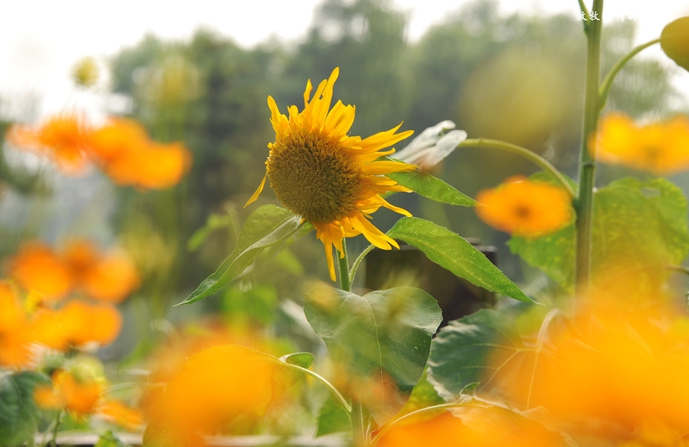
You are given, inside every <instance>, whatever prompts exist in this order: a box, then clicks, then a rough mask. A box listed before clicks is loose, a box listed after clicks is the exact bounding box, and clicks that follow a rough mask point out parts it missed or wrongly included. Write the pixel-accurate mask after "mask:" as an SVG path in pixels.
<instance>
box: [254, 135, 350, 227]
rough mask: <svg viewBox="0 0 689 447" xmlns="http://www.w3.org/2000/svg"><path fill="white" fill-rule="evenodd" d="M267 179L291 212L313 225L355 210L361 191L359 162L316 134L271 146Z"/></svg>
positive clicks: (338, 146) (336, 144) (327, 221)
mask: <svg viewBox="0 0 689 447" xmlns="http://www.w3.org/2000/svg"><path fill="white" fill-rule="evenodd" d="M266 164H267V168H268V169H267V171H268V179H269V180H270V185H271V187H272V189H273V191H275V195H276V196H277V198H278V199H279V200H280V202H282V204H283V205H284V206H285V207H287V208H288V209H289V210H290V211H292V212H294V213H296V214H298V215H300V216H302V217H303V218H304V219H306V220H307V221H309V222H311V223H329V222H332V221H334V220H338V219H341V218H342V217H345V216H346V215H348V214H349V213H350V212H351V211H352V210H354V209H355V204H356V201H357V200H358V198H359V192H360V190H361V182H360V176H361V175H360V172H359V162H358V160H357V159H356V157H355V156H354V155H353V154H351V153H350V151H349V150H347V149H345V148H343V147H342V145H340V144H339V142H338V141H336V140H335V141H333V140H331V139H330V138H328V137H326V136H324V135H319V134H313V133H304V134H301V135H293V136H290V137H289V138H287V139H286V141H277V142H275V143H273V144H272V146H271V151H270V156H269V157H268V161H267V163H266Z"/></svg>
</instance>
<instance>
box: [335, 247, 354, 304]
mask: <svg viewBox="0 0 689 447" xmlns="http://www.w3.org/2000/svg"><path fill="white" fill-rule="evenodd" d="M337 261H338V264H337V266H338V268H339V269H340V288H341V289H342V290H344V291H345V292H351V291H352V282H351V281H350V280H349V261H348V260H347V241H346V240H345V239H344V238H343V239H342V253H340V256H339V257H338V258H337Z"/></svg>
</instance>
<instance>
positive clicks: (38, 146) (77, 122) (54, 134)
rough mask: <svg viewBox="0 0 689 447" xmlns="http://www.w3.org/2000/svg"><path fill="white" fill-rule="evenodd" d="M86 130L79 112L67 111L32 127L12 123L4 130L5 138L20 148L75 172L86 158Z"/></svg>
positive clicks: (87, 130) (84, 162)
mask: <svg viewBox="0 0 689 447" xmlns="http://www.w3.org/2000/svg"><path fill="white" fill-rule="evenodd" d="M89 130H90V129H89V127H88V125H87V124H86V122H85V120H84V118H83V117H82V116H80V115H79V114H77V113H71V112H70V113H62V114H58V115H55V116H52V117H50V118H49V119H48V120H46V121H45V122H44V123H42V124H41V125H39V126H35V127H32V126H27V125H21V124H17V125H14V126H12V127H11V128H10V130H9V131H8V133H7V140H8V141H9V142H10V144H12V145H13V146H15V147H17V148H19V149H25V150H29V151H33V152H36V153H38V154H40V155H46V156H48V157H49V158H51V159H52V160H53V161H54V162H55V164H57V166H58V167H59V168H60V169H62V170H63V171H65V172H67V173H77V172H79V171H81V170H82V169H83V168H84V167H85V166H86V164H87V161H88V148H87V145H86V137H87V135H88V132H89Z"/></svg>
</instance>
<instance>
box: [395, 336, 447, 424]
mask: <svg viewBox="0 0 689 447" xmlns="http://www.w3.org/2000/svg"><path fill="white" fill-rule="evenodd" d="M431 343H432V342H431ZM442 403H445V401H444V400H443V398H442V397H440V395H438V392H437V391H436V390H435V388H434V387H433V384H431V383H430V382H429V381H428V369H426V371H424V373H423V376H421V379H419V381H418V383H417V384H416V386H415V387H414V390H413V391H412V392H411V396H409V400H408V401H407V403H406V404H404V407H403V408H402V409H401V410H400V412H399V413H398V414H397V416H398V417H399V416H401V415H404V414H409V413H411V412H413V411H416V410H420V409H422V408H426V407H431V406H433V405H438V404H442Z"/></svg>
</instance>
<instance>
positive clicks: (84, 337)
mask: <svg viewBox="0 0 689 447" xmlns="http://www.w3.org/2000/svg"><path fill="white" fill-rule="evenodd" d="M31 323H32V329H33V330H32V333H33V337H34V339H35V341H36V342H37V343H41V344H43V345H45V346H47V347H49V348H52V349H55V350H58V351H65V350H67V349H68V348H69V347H70V346H72V347H83V346H86V345H89V344H93V343H97V344H98V345H101V346H103V345H107V344H110V343H112V342H113V341H114V340H115V338H117V336H118V335H119V333H120V330H121V329H122V315H121V314H120V312H119V311H118V310H117V308H115V307H114V306H111V305H105V304H88V303H86V302H84V301H79V300H72V301H70V302H68V303H67V304H66V305H64V306H63V307H62V308H60V309H58V310H52V309H42V310H40V311H38V312H37V313H36V314H35V316H34V318H33V320H32V321H31Z"/></svg>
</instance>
